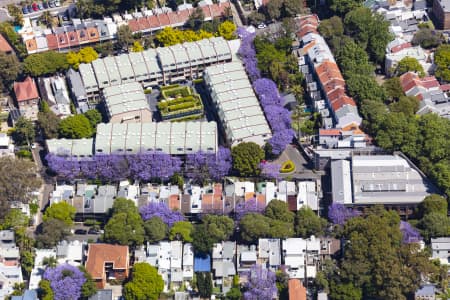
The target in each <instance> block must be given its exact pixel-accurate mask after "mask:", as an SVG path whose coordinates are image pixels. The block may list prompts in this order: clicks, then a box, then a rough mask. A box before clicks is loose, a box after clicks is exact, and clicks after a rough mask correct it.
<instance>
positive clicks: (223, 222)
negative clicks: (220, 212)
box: [202, 215, 234, 243]
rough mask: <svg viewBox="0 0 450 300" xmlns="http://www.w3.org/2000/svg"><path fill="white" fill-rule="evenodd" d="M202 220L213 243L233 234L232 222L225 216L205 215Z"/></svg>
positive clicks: (224, 239) (226, 238)
mask: <svg viewBox="0 0 450 300" xmlns="http://www.w3.org/2000/svg"><path fill="white" fill-rule="evenodd" d="M202 222H203V225H204V226H205V227H206V229H207V231H208V232H209V234H210V236H211V237H212V238H213V239H214V242H215V243H219V242H221V241H226V240H228V239H229V238H230V236H231V235H232V234H233V231H234V222H233V220H232V219H231V218H229V217H227V216H217V215H206V216H204V217H203V218H202Z"/></svg>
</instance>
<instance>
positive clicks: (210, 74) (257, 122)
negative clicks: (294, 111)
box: [204, 62, 272, 146]
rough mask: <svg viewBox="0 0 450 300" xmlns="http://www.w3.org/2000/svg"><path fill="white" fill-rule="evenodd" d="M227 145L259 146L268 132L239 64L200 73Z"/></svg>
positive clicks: (235, 63)
mask: <svg viewBox="0 0 450 300" xmlns="http://www.w3.org/2000/svg"><path fill="white" fill-rule="evenodd" d="M204 80H205V82H206V84H207V86H208V89H209V92H210V95H211V100H212V103H213V104H214V106H215V107H216V109H217V114H218V117H219V119H220V120H221V122H222V127H223V131H224V132H225V135H226V138H227V141H228V143H229V144H230V145H231V146H235V145H237V144H239V143H242V142H254V143H256V144H258V145H260V146H263V145H264V144H265V143H266V142H267V141H268V140H269V139H270V138H271V137H272V132H271V130H270V128H269V125H268V123H267V120H266V118H265V116H264V113H263V111H262V109H261V106H260V104H259V101H258V99H257V98H256V95H255V92H254V91H253V88H252V85H251V83H250V80H249V79H248V77H247V74H246V73H245V70H244V66H243V65H242V64H241V63H240V62H232V63H227V64H220V65H217V66H212V67H208V68H206V70H205V73H204Z"/></svg>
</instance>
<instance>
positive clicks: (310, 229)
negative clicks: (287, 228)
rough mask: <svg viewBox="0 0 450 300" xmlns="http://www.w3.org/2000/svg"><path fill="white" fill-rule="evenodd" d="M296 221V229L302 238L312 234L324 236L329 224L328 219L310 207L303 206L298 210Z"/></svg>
mask: <svg viewBox="0 0 450 300" xmlns="http://www.w3.org/2000/svg"><path fill="white" fill-rule="evenodd" d="M295 223H296V224H295V231H296V232H297V235H299V236H300V237H302V238H308V237H310V236H311V235H315V236H322V235H323V234H324V232H325V228H326V226H327V221H326V220H325V219H322V218H321V217H319V216H318V215H317V214H316V213H314V212H313V211H312V209H311V208H309V207H302V208H300V209H299V210H298V212H297V216H296V222H295Z"/></svg>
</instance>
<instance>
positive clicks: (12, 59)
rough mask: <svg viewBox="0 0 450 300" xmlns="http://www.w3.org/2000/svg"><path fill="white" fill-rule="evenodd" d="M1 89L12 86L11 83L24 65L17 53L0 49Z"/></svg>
mask: <svg viewBox="0 0 450 300" xmlns="http://www.w3.org/2000/svg"><path fill="white" fill-rule="evenodd" d="M0 69H1V70H2V72H0V90H5V89H8V88H10V87H11V84H12V82H13V81H14V80H16V78H17V76H18V75H19V74H20V72H21V69H22V65H21V63H20V62H19V60H18V59H17V56H15V55H9V54H6V53H5V52H2V51H0Z"/></svg>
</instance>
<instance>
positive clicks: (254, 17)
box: [247, 11, 266, 25]
mask: <svg viewBox="0 0 450 300" xmlns="http://www.w3.org/2000/svg"><path fill="white" fill-rule="evenodd" d="M247 19H248V22H249V23H250V24H252V25H258V24H261V23H262V22H264V21H265V20H266V17H265V16H264V15H263V14H262V13H259V12H257V11H253V12H251V13H250V14H249V15H248V16H247Z"/></svg>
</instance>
